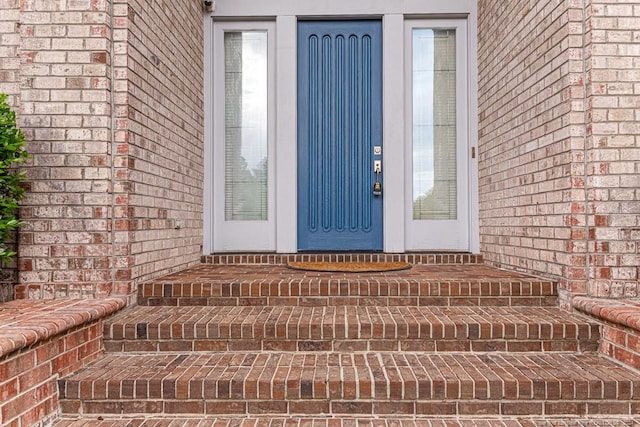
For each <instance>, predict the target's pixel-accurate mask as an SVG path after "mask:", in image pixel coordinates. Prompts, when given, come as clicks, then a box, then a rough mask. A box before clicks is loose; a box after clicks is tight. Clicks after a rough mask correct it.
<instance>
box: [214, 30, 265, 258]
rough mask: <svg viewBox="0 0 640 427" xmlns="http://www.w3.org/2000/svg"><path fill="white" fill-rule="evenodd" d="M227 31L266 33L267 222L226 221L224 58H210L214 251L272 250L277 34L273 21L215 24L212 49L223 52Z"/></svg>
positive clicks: (218, 56)
mask: <svg viewBox="0 0 640 427" xmlns="http://www.w3.org/2000/svg"><path fill="white" fill-rule="evenodd" d="M228 32H265V33H266V34H267V159H268V172H267V219H266V220H264V221H262V220H227V219H226V218H225V68H224V66H225V58H224V54H219V55H216V56H214V57H213V61H212V64H211V65H212V71H213V72H212V74H213V79H212V83H213V90H212V97H213V98H212V110H213V126H212V127H213V135H212V136H213V147H212V156H213V176H212V181H213V234H214V239H213V250H214V251H216V252H230V251H239V250H242V251H273V250H275V246H276V243H275V242H276V236H275V234H276V233H275V231H276V185H275V184H276V145H275V141H276V103H275V102H276V100H275V98H276V41H275V38H276V34H275V22H273V21H245V22H232V21H220V22H217V21H214V22H213V40H212V45H213V50H214V52H224V35H225V33H228Z"/></svg>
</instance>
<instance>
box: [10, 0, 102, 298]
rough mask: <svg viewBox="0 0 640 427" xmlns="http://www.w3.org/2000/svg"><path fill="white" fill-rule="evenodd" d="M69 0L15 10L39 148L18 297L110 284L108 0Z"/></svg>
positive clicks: (30, 128)
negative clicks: (91, 0)
mask: <svg viewBox="0 0 640 427" xmlns="http://www.w3.org/2000/svg"><path fill="white" fill-rule="evenodd" d="M67 3H68V2H66V1H60V0H52V1H48V2H19V6H20V8H21V9H20V11H19V13H17V15H16V17H15V18H16V21H18V25H17V30H18V33H17V34H16V35H15V37H17V38H18V39H19V42H18V45H19V51H18V53H19V58H20V61H19V83H20V91H19V94H17V101H18V102H17V107H18V112H19V117H20V123H21V126H22V129H23V131H24V133H25V135H26V136H27V139H28V143H27V149H28V150H29V152H30V153H31V154H32V155H33V158H32V161H31V164H30V167H29V169H28V177H29V180H30V182H29V184H28V194H27V197H26V199H25V201H24V203H23V208H22V209H21V211H20V215H21V217H22V219H23V220H25V222H26V225H25V227H24V228H23V229H22V231H21V233H20V248H19V255H20V260H19V269H20V273H19V280H20V283H21V286H19V287H18V288H17V289H16V292H17V296H19V297H29V298H54V297H56V298H64V297H96V296H102V295H106V294H108V293H109V292H110V291H111V266H110V253H111V245H110V243H111V242H110V233H109V226H110V225H109V220H108V206H109V205H110V195H109V193H108V192H109V188H110V173H111V172H110V159H109V149H110V148H109V141H110V131H109V129H110V106H109V97H108V90H107V88H108V87H109V65H108V63H109V44H108V40H107V34H108V30H109V17H108V14H107V13H106V12H107V2H98V1H94V2H90V1H87V2H74V3H73V5H68V4H67ZM67 8H68V10H67ZM15 13H16V12H15V11H14V14H15Z"/></svg>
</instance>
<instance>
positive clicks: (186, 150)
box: [117, 0, 204, 281]
mask: <svg viewBox="0 0 640 427" xmlns="http://www.w3.org/2000/svg"><path fill="white" fill-rule="evenodd" d="M127 3H128V10H127V14H128V33H127V34H128V43H127V45H128V61H127V68H126V74H127V104H128V108H127V116H126V121H127V131H128V135H127V137H128V138H127V141H126V143H127V145H126V146H125V145H124V144H123V145H119V150H118V151H119V153H121V154H126V161H123V162H121V163H122V164H121V165H120V166H125V167H126V168H127V171H126V173H127V177H126V183H127V187H128V189H129V201H128V202H129V205H128V211H127V212H126V220H123V221H122V222H118V225H117V228H118V231H117V233H118V236H123V237H122V240H124V239H125V237H124V236H125V235H126V236H127V237H126V239H127V240H128V241H129V244H130V248H131V254H130V256H131V265H132V270H131V278H132V279H133V280H134V281H142V280H146V279H150V278H153V277H157V276H159V275H161V274H166V273H168V272H171V271H175V270H178V269H182V268H184V267H187V266H189V265H193V264H195V263H198V262H199V261H200V256H201V255H202V227H203V223H202V213H203V182H204V142H203V141H204V91H203V84H204V83H203V79H204V28H203V22H202V19H203V18H202V2H201V1H200V0H189V1H181V2H175V1H159V2H156V3H155V5H154V7H149V3H148V2H147V1H144V0H129V1H128V2H127ZM169 35H170V36H169ZM123 158H124V156H123ZM122 214H125V213H124V212H122ZM118 239H120V237H118Z"/></svg>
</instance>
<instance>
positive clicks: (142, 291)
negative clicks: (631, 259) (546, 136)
mask: <svg viewBox="0 0 640 427" xmlns="http://www.w3.org/2000/svg"><path fill="white" fill-rule="evenodd" d="M556 291H557V288H556V285H555V283H553V282H551V281H548V280H543V279H539V278H535V277H530V276H526V275H523V274H519V273H515V272H508V271H503V270H497V269H493V268H490V267H487V266H485V265H415V266H413V268H412V269H410V270H404V271H396V272H388V273H317V272H305V271H297V270H291V269H289V268H287V267H285V266H281V265H268V266H265V265H260V266H256V265H242V266H240V265H213V264H201V265H198V266H196V267H193V268H190V269H187V270H184V271H181V272H178V273H174V274H171V275H169V276H165V277H163V278H161V279H158V280H155V281H151V282H146V283H143V284H141V285H140V286H139V293H138V295H139V297H138V303H139V304H140V305H146V306H158V305H169V306H194V305H195V306H206V305H208V306H229V305H241V306H271V305H273V306H275V305H293V306H331V305H369V306H387V305H389V306H390V305H403V306H555V305H556V304H557V292H556Z"/></svg>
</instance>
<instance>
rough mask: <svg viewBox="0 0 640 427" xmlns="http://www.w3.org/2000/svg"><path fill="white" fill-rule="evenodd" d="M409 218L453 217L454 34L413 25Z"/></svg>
mask: <svg viewBox="0 0 640 427" xmlns="http://www.w3.org/2000/svg"><path fill="white" fill-rule="evenodd" d="M412 43H413V58H412V64H413V70H412V74H413V219H415V220H455V219H457V217H458V206H457V188H458V185H457V170H456V164H457V161H456V145H457V143H456V142H457V135H456V33H455V30H439V29H438V30H434V29H414V30H413V34H412Z"/></svg>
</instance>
